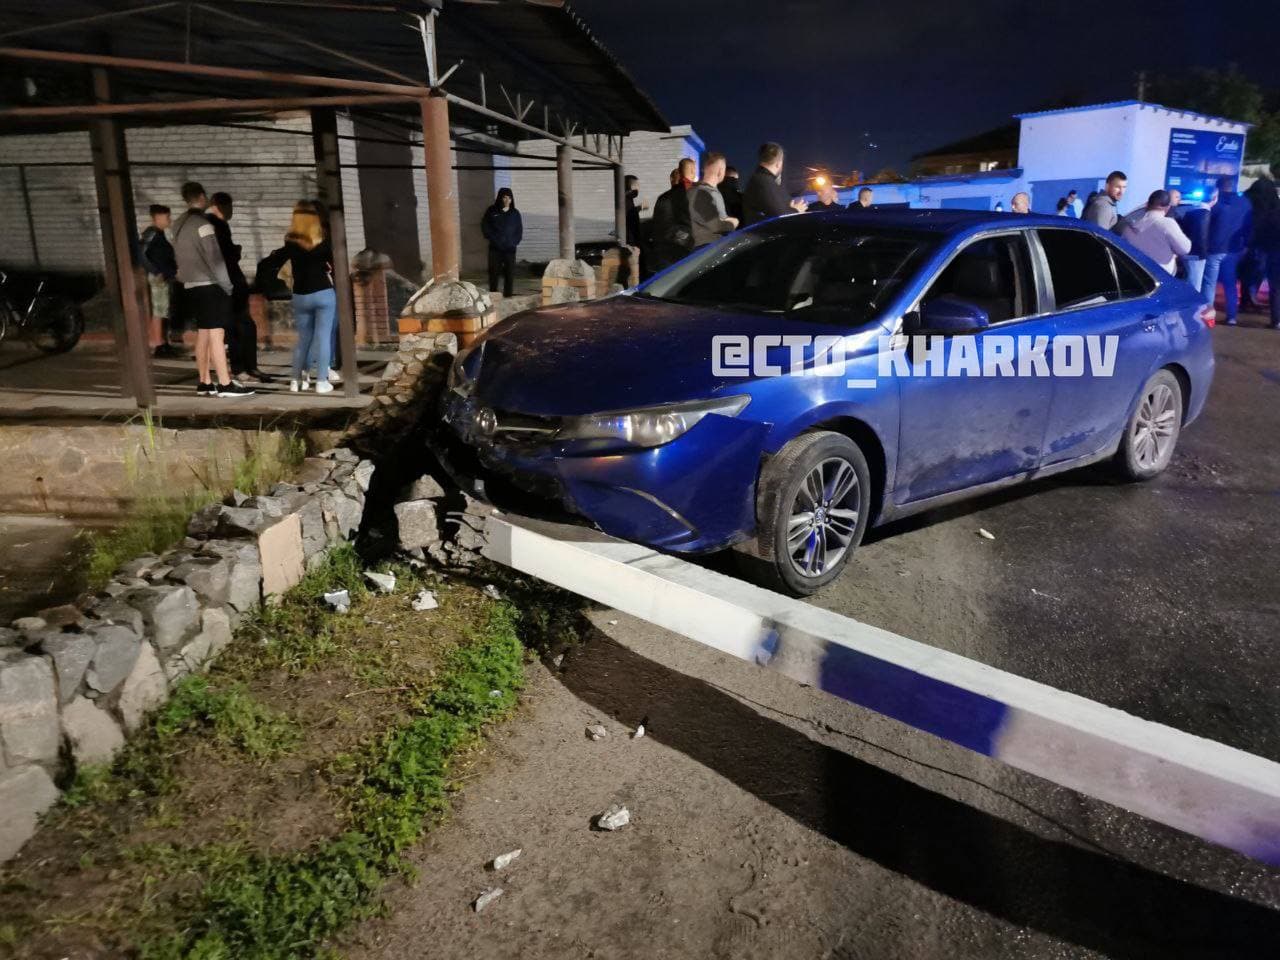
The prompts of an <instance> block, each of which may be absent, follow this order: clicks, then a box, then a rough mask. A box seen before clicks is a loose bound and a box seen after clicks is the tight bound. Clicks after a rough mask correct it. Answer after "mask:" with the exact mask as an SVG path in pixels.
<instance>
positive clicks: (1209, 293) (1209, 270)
mask: <svg viewBox="0 0 1280 960" xmlns="http://www.w3.org/2000/svg"><path fill="white" fill-rule="evenodd" d="M1252 231H1253V210H1252V208H1251V207H1250V206H1249V201H1248V200H1246V199H1245V198H1244V197H1242V196H1240V194H1238V193H1236V178H1235V177H1222V178H1220V179H1219V180H1218V202H1217V203H1216V204H1214V207H1213V212H1212V213H1210V214H1209V239H1208V241H1207V251H1208V256H1207V257H1205V264H1204V283H1203V285H1202V286H1201V287H1200V293H1201V294H1202V295H1203V296H1204V300H1205V303H1208V304H1210V305H1212V304H1213V301H1214V298H1215V297H1216V296H1217V292H1218V283H1219V281H1221V283H1222V293H1223V301H1224V303H1223V306H1224V307H1225V310H1226V314H1227V317H1226V325H1227V326H1228V327H1234V326H1235V325H1236V311H1237V310H1238V309H1239V305H1240V303H1239V302H1240V291H1239V289H1238V287H1237V285H1236V266H1237V264H1238V263H1239V262H1240V254H1241V253H1243V252H1244V249H1245V247H1247V246H1248V245H1249V237H1250V235H1251V233H1252Z"/></svg>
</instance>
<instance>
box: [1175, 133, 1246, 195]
mask: <svg viewBox="0 0 1280 960" xmlns="http://www.w3.org/2000/svg"><path fill="white" fill-rule="evenodd" d="M1243 158H1244V134H1243V133H1219V132H1217V131H1214V130H1188V129H1186V128H1183V127H1175V128H1174V129H1172V130H1170V131H1169V160H1168V163H1167V164H1166V166H1165V173H1164V184H1165V186H1166V187H1168V188H1170V189H1175V188H1176V189H1178V190H1181V191H1182V195H1183V197H1184V198H1186V199H1188V200H1203V199H1205V198H1206V197H1208V196H1209V195H1210V194H1212V193H1213V189H1214V187H1215V185H1216V183H1217V180H1218V178H1219V177H1239V176H1240V161H1241V160H1242V159H1243Z"/></svg>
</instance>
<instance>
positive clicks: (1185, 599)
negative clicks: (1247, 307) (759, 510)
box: [814, 315, 1280, 760]
mask: <svg viewBox="0 0 1280 960" xmlns="http://www.w3.org/2000/svg"><path fill="white" fill-rule="evenodd" d="M1250 320H1253V318H1252V317H1248V316H1247V315H1246V322H1248V321H1250ZM1254 322H1256V321H1254ZM1214 337H1215V347H1216V351H1217V359H1218V365H1217V371H1216V376H1215V380H1214V384H1213V388H1212V391H1211V393H1210V397H1209V404H1208V408H1207V410H1206V411H1205V413H1204V414H1203V415H1202V416H1201V418H1200V419H1199V420H1197V421H1196V422H1195V423H1194V424H1192V425H1191V426H1190V427H1188V428H1187V429H1186V430H1185V431H1184V432H1183V434H1182V436H1181V439H1180V441H1179V445H1178V449H1177V452H1176V454H1175V457H1174V460H1173V463H1172V464H1171V466H1170V469H1169V470H1168V471H1167V472H1166V473H1165V474H1164V475H1163V476H1161V477H1159V478H1157V479H1156V480H1154V481H1152V482H1149V483H1146V484H1126V483H1120V482H1118V481H1117V480H1115V478H1114V477H1113V475H1112V473H1111V471H1110V469H1109V468H1108V466H1107V465H1105V464H1104V465H1099V466H1097V467H1093V468H1088V469H1085V470H1080V471H1075V472H1072V473H1069V474H1063V475H1060V476H1058V477H1054V478H1050V479H1048V480H1045V481H1041V482H1037V483H1032V484H1028V485H1026V486H1023V487H1021V488H1018V489H1016V490H1014V491H1010V492H1005V493H1002V494H999V495H995V496H990V497H985V498H982V499H979V500H974V501H971V502H969V503H965V504H960V505H957V506H955V507H954V508H952V509H950V510H946V511H938V512H934V513H931V514H926V515H924V516H921V517H917V518H912V519H910V520H908V521H904V522H903V523H901V524H897V525H894V526H890V527H888V528H886V529H882V530H878V531H874V533H873V542H869V543H868V544H866V545H864V547H863V548H862V549H860V550H859V552H858V553H857V554H856V555H855V561H854V562H853V563H852V564H851V569H850V571H849V572H848V573H847V574H846V575H845V576H844V577H842V578H841V579H840V580H839V581H838V582H837V583H835V584H833V585H832V586H831V588H829V589H828V590H827V591H825V592H824V593H823V594H821V595H819V596H818V597H816V598H815V599H814V602H815V603H817V604H818V605H820V606H823V607H826V608H828V609H830V610H835V611H838V612H840V613H843V614H846V615H848V616H852V617H855V618H857V619H860V620H863V621H866V622H869V623H873V624H875V625H877V626H881V627H884V628H886V629H889V630H893V631H894V632H896V633H901V634H904V635H905V636H908V637H911V638H912V639H914V640H919V641H921V642H924V643H929V644H932V645H934V646H938V647H945V648H946V649H949V650H954V651H956V652H957V653H961V654H964V655H965V656H969V657H973V658H974V659H977V660H981V661H982V662H984V663H988V664H990V665H992V666H995V667H999V668H1001V669H1003V670H1008V671H1010V672H1013V673H1017V674H1020V675H1021V676H1024V677H1029V678H1031V679H1033V680H1039V681H1041V682H1042V683H1047V684H1050V685H1051V686H1055V687H1058V688H1060V689H1063V690H1068V691H1070V692H1072V693H1077V694H1080V695H1082V696H1085V697H1089V698H1090V699H1093V700H1098V701H1100V702H1102V703H1105V704H1108V705H1109V706H1113V707H1118V708H1120V709H1122V710H1126V711H1128V712H1130V713H1134V714H1137V715H1139V716H1141V717H1145V718H1146V719H1148V720H1155V721H1158V722H1160V723H1165V724H1169V725H1170V726H1174V727H1178V728H1180V729H1183V730H1187V731H1189V732H1191V733H1195V734H1198V735H1200V736H1204V737H1209V738H1211V739H1214V740H1219V741H1222V742H1223V743H1228V744H1231V745H1232V746H1236V747H1240V748H1241V749H1244V750H1248V751H1250V752H1253V753H1258V754H1261V755H1263V756H1266V757H1269V758H1270V759H1272V760H1280V656H1277V653H1276V626H1277V625H1278V624H1280V333H1277V332H1275V331H1271V330H1267V329H1263V328H1260V327H1256V326H1250V327H1237V328H1223V327H1218V328H1217V329H1216V331H1215V334H1214ZM979 528H983V529H986V530H988V531H990V532H991V533H992V534H994V535H995V538H996V539H995V540H994V541H989V540H985V539H983V538H982V537H981V536H979V535H978V530H979Z"/></svg>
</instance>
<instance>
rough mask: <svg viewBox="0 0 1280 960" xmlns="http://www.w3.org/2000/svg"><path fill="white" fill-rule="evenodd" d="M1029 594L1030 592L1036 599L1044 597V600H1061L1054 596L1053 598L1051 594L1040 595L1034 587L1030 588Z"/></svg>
mask: <svg viewBox="0 0 1280 960" xmlns="http://www.w3.org/2000/svg"><path fill="white" fill-rule="evenodd" d="M1031 592H1032V593H1033V594H1034V595H1035V596H1037V597H1044V598H1045V599H1046V600H1061V599H1062V598H1061V597H1055V596H1054V595H1053V594H1051V593H1041V592H1040V591H1039V590H1037V589H1036V588H1035V587H1032V588H1031Z"/></svg>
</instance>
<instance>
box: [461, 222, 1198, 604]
mask: <svg viewBox="0 0 1280 960" xmlns="http://www.w3.org/2000/svg"><path fill="white" fill-rule="evenodd" d="M1213 316H1214V315H1213V312H1212V310H1211V309H1209V308H1207V307H1206V306H1205V305H1204V303H1203V301H1202V300H1201V299H1200V297H1199V295H1198V294H1197V293H1196V292H1195V291H1194V290H1192V288H1191V287H1190V286H1188V285H1187V284H1185V283H1184V282H1182V281H1181V280H1177V279H1175V278H1173V277H1171V276H1169V275H1168V274H1167V273H1166V272H1164V271H1163V270H1162V269H1161V268H1160V267H1159V265H1157V264H1156V263H1154V262H1153V261H1151V260H1149V259H1147V258H1146V257H1145V256H1143V255H1142V254H1141V253H1139V252H1138V251H1136V250H1134V249H1133V248H1131V247H1129V246H1128V245H1127V244H1125V243H1123V242H1122V241H1120V240H1118V239H1117V238H1116V237H1114V236H1113V235H1111V234H1107V233H1104V232H1102V231H1100V230H1097V229H1096V228H1093V227H1091V226H1089V225H1086V224H1082V223H1079V222H1078V221H1069V222H1064V220H1063V218H1060V217H1036V216H1020V217H1014V216H1011V215H1008V214H988V213H973V212H965V211H925V210H883V211H869V212H867V211H864V212H861V213H844V212H839V213H830V214H827V213H823V214H802V215H794V216H787V217H781V218H778V219H775V220H772V221H767V222H765V223H762V224H759V225H757V226H755V227H753V228H751V229H749V230H744V231H739V232H738V233H735V234H732V235H730V236H729V237H727V238H726V239H724V240H723V241H721V242H720V243H718V244H716V245H714V246H711V247H707V248H704V249H702V250H700V251H697V252H695V253H694V254H693V255H691V256H689V257H687V258H686V259H684V260H682V261H681V262H680V263H678V264H676V265H675V266H673V267H671V268H670V269H668V270H666V271H665V272H663V273H662V274H659V275H658V276H656V277H653V278H652V279H650V280H649V281H647V282H646V283H644V284H642V285H641V286H640V287H639V288H637V289H635V290H633V291H629V292H627V293H624V294H620V295H617V296H613V297H609V298H606V299H602V300H595V301H590V302H585V303H580V304H570V305H565V306H558V307H544V308H541V309H536V310H530V311H527V312H525V313H521V314H518V315H515V316H513V317H510V318H508V319H507V320H505V321H503V322H502V323H500V324H498V325H496V326H494V327H493V328H491V329H490V331H489V332H488V333H487V334H486V335H485V336H484V337H483V338H482V339H480V340H479V341H478V342H477V343H476V344H475V345H474V346H472V347H471V348H470V349H469V350H466V351H464V352H462V353H461V354H459V356H458V358H457V360H456V361H455V362H454V365H453V367H452V369H451V372H450V375H449V385H448V390H447V391H446V394H445V400H444V408H443V419H444V422H445V424H446V425H447V429H446V430H445V431H444V433H445V435H446V437H447V438H448V443H447V444H446V445H445V447H446V449H449V448H452V449H451V451H450V452H448V454H447V459H448V460H449V461H450V463H451V465H452V466H451V468H452V469H454V472H455V474H461V475H464V476H465V478H466V480H467V482H469V483H471V484H473V487H472V489H473V490H474V492H476V493H477V494H478V495H480V496H483V497H489V498H491V499H493V498H499V499H500V497H499V494H500V493H502V492H503V491H506V492H510V493H519V494H520V495H522V496H525V497H533V498H535V500H536V501H538V502H546V503H548V504H551V505H553V506H555V507H556V508H557V509H560V510H565V509H567V510H568V511H569V512H570V513H572V514H576V515H577V516H579V517H582V518H585V519H586V520H588V521H589V522H591V523H593V524H595V525H596V526H598V527H599V528H600V529H601V530H603V531H604V532H606V533H609V534H612V535H614V536H617V537H621V538H624V539H628V540H634V541H638V542H640V543H644V544H648V545H651V546H653V547H655V548H659V549H662V550H668V551H674V552H682V553H700V552H708V551H714V550H720V549H723V548H725V547H728V546H731V545H733V544H737V543H744V542H746V543H748V544H749V546H750V549H752V550H753V551H754V552H756V553H757V554H758V555H759V556H761V557H763V558H764V559H765V560H766V561H768V564H767V567H768V569H769V570H770V571H771V578H772V585H773V586H774V587H775V588H777V589H781V590H784V591H786V592H789V593H792V594H796V595H805V594H809V593H812V592H813V591H815V590H817V589H819V588H821V587H822V586H824V585H825V584H827V583H830V582H831V581H832V580H833V579H835V578H836V577H837V576H839V574H840V572H841V570H842V569H843V568H844V566H845V564H847V563H848V561H849V558H850V555H851V554H852V552H853V550H854V549H855V548H856V547H857V546H858V544H859V543H860V542H861V540H862V537H863V535H864V533H865V532H866V530H867V527H868V526H869V525H877V524H881V523H884V522H886V521H888V520H891V519H895V518H898V517H902V516H905V515H908V514H912V513H916V512H919V511H922V510H928V509H931V508H933V507H936V506H940V505H942V504H945V503H948V502H950V501H953V500H956V499H959V498H962V497H969V496H973V495H975V494H978V493H983V492H986V491H990V490H993V489H996V488H999V487H1002V486H1005V485H1008V484H1013V483H1018V482H1021V481H1024V480H1028V479H1032V478H1036V477H1043V476H1047V475H1049V474H1053V473H1057V472H1059V471H1062V470H1069V469H1072V468H1074V467H1079V466H1082V465H1085V464H1089V463H1094V462H1096V461H1100V460H1113V461H1114V462H1115V465H1116V467H1117V468H1118V469H1119V471H1120V472H1121V473H1122V474H1123V475H1125V476H1127V477H1129V478H1131V479H1134V480H1146V479H1149V478H1151V477H1154V476H1155V475H1157V474H1158V473H1160V472H1161V471H1163V470H1164V469H1165V467H1166V466H1168V464H1169V461H1170V458H1171V457H1172V455H1173V450H1174V446H1175V444H1176V443H1177V440H1178V435H1179V431H1180V430H1181V429H1182V428H1183V427H1184V426H1185V425H1186V424H1188V423H1190V422H1191V421H1192V420H1194V419H1195V417H1196V416H1197V415H1198V414H1199V413H1200V411H1201V410H1202V409H1203V408H1204V403H1205V398H1206V395H1207V394H1208V390H1209V384H1210V382H1211V380H1212V377H1213V351H1212V344H1211V334H1210V331H1209V328H1210V327H1211V326H1212V325H1213Z"/></svg>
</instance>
